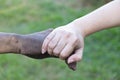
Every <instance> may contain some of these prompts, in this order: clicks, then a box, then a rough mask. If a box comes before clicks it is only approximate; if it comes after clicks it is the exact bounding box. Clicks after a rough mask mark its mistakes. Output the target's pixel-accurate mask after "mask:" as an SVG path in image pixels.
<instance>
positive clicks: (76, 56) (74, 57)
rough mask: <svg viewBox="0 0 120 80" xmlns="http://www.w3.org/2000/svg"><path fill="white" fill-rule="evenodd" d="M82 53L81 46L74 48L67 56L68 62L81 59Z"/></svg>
mask: <svg viewBox="0 0 120 80" xmlns="http://www.w3.org/2000/svg"><path fill="white" fill-rule="evenodd" d="M82 55H83V48H81V49H79V50H76V51H75V53H74V54H73V55H71V56H70V57H69V58H68V64H70V63H73V62H79V61H81V60H82Z"/></svg>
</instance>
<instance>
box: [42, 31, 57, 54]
mask: <svg viewBox="0 0 120 80" xmlns="http://www.w3.org/2000/svg"><path fill="white" fill-rule="evenodd" d="M54 36H55V32H51V33H50V34H49V35H48V36H47V37H46V38H45V40H44V42H43V45H42V54H44V53H45V52H46V51H47V47H48V43H49V42H50V41H51V39H52V38H53V37H54Z"/></svg>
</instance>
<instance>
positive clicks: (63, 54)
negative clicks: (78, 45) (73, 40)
mask: <svg viewBox="0 0 120 80" xmlns="http://www.w3.org/2000/svg"><path fill="white" fill-rule="evenodd" d="M73 49H74V48H73V47H72V46H71V45H69V44H68V45H66V46H65V48H64V49H63V50H62V52H61V53H60V55H59V57H60V58H61V59H63V60H64V59H66V58H67V57H68V56H69V55H70V54H71V53H72V51H73Z"/></svg>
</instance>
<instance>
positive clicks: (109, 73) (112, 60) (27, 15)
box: [0, 0, 120, 80]
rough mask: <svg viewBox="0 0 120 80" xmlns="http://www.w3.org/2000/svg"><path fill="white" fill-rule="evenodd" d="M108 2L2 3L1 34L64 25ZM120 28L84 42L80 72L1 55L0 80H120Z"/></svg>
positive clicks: (18, 0)
mask: <svg viewBox="0 0 120 80" xmlns="http://www.w3.org/2000/svg"><path fill="white" fill-rule="evenodd" d="M108 1H109V0H89V1H88V0H83V1H82V0H0V32H12V33H20V34H28V33H33V32H38V31H41V30H45V29H48V28H55V27H59V26H62V25H65V24H67V23H69V22H71V21H73V20H74V19H76V18H79V17H81V16H84V15H85V14H87V13H89V12H91V11H93V10H94V9H96V8H98V7H99V6H101V5H103V4H105V3H106V2H108ZM119 41H120V28H119V27H118V28H114V29H109V30H104V31H101V32H97V33H96V34H93V35H91V36H89V37H87V38H86V39H85V50H84V56H83V57H84V58H83V60H82V61H81V62H80V63H79V64H78V66H77V68H78V69H77V71H71V70H70V69H68V67H67V66H66V64H65V63H64V61H61V60H59V59H45V60H34V59H31V58H28V57H25V56H22V55H14V54H4V55H0V80H120V67H119V66H120V43H119Z"/></svg>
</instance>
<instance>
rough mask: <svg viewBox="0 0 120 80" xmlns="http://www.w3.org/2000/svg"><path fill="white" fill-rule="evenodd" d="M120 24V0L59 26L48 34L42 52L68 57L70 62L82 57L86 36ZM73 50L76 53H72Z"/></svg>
mask: <svg viewBox="0 0 120 80" xmlns="http://www.w3.org/2000/svg"><path fill="white" fill-rule="evenodd" d="M118 25H120V0H114V1H111V2H110V3H108V4H106V5H104V6H102V7H100V8H98V9H96V10H95V11H93V12H91V13H89V14H87V15H85V16H83V17H81V18H78V19H76V20H74V21H73V22H71V23H69V24H67V25H65V26H61V27H58V28H56V29H54V30H53V32H52V33H51V34H50V35H48V36H47V38H46V39H45V40H44V43H43V46H42V53H45V52H46V51H48V53H49V54H50V55H55V56H59V57H60V58H61V59H66V58H67V57H69V58H68V63H72V62H78V61H80V60H81V59H82V55H83V49H84V38H85V37H86V36H88V35H91V34H93V33H95V32H98V31H101V30H104V29H107V28H111V27H115V26H118ZM73 51H75V52H74V54H71V53H72V52H73Z"/></svg>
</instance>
